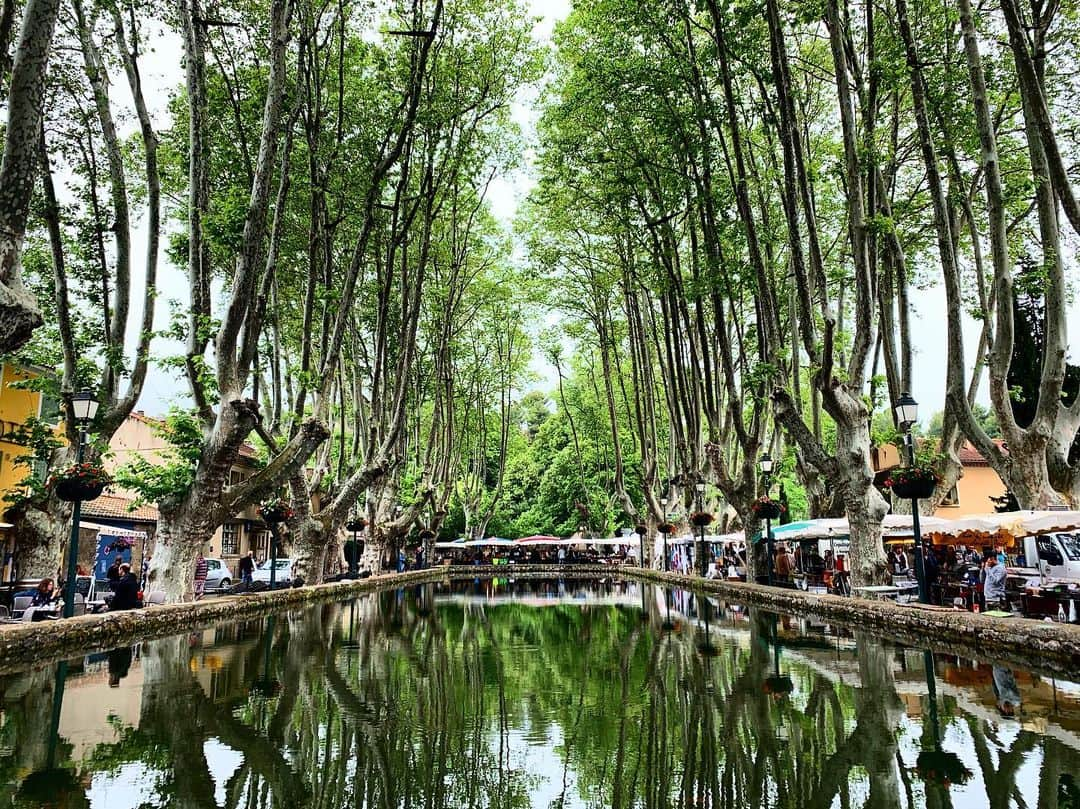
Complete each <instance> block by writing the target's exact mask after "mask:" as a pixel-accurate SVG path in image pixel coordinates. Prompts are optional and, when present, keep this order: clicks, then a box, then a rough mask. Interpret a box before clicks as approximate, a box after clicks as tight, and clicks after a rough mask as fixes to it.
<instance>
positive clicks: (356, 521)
mask: <svg viewBox="0 0 1080 809" xmlns="http://www.w3.org/2000/svg"><path fill="white" fill-rule="evenodd" d="M359 536H360V518H359V517H353V532H352V551H351V552H350V553H349V578H352V579H355V578H356V570H357V567H358V562H359V556H360V540H359V539H358V537H359Z"/></svg>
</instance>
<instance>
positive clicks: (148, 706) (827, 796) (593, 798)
mask: <svg viewBox="0 0 1080 809" xmlns="http://www.w3.org/2000/svg"><path fill="white" fill-rule="evenodd" d="M0 695H2V696H0V710H2V714H0V806H10V805H14V806H34V807H37V806H49V805H51V806H66V807H102V809H106V808H107V809H118V807H181V806H183V807H230V809H231V808H233V807H235V808H236V809H256V808H257V807H258V808H261V807H266V808H267V809H269V808H270V807H293V806H297V807H299V806H317V807H326V809H338V807H372V808H373V809H374V808H375V807H380V808H381V807H455V808H456V807H532V806H536V807H667V806H671V807H675V806H679V807H685V806H694V807H766V806H767V807H801V806H809V807H841V808H842V809H847V807H896V808H897V809H900V808H901V807H904V808H905V809H906V808H907V807H950V806H951V807H1010V806H1015V807H1036V806H1038V807H1062V809H1068V807H1080V787H1078V784H1077V776H1078V774H1080V687H1078V686H1077V685H1075V684H1073V683H1071V682H1066V681H1060V680H1053V679H1047V678H1045V677H1039V676H1035V675H1031V674H1029V673H1027V672H1024V671H1019V670H1014V669H1006V668H1002V667H994V666H992V665H988V664H983V663H979V662H977V661H971V660H966V659H958V658H956V657H948V656H942V655H936V656H934V655H931V654H930V653H928V652H923V651H921V650H912V649H905V648H902V647H898V646H892V645H887V644H884V643H882V642H881V641H880V640H877V639H874V638H872V637H870V636H869V635H864V634H860V633H855V634H852V633H850V632H848V631H846V630H840V629H836V628H832V627H829V626H826V625H823V624H820V623H811V622H810V621H808V620H806V619H798V618H792V617H787V616H779V617H778V616H773V615H771V614H768V613H765V612H760V611H755V610H749V611H748V610H745V609H742V608H740V607H738V606H734V605H728V604H725V603H723V602H720V601H717V600H715V599H705V598H704V597H701V596H694V595H691V594H688V593H685V592H682V591H674V592H669V591H664V590H661V589H659V588H654V587H652V586H648V585H646V586H644V587H643V586H642V585H639V584H637V583H605V584H592V585H589V584H582V583H565V584H562V583H559V582H557V581H549V582H521V583H516V584H515V583H509V582H506V581H498V580H496V581H477V582H475V583H468V584H456V585H454V586H453V587H451V586H446V587H440V586H437V585H423V586H420V587H417V588H414V589H411V590H408V591H398V592H389V593H383V594H379V595H370V596H365V597H362V598H360V599H358V600H356V601H354V602H346V603H343V604H332V605H321V606H316V607H313V608H311V609H307V610H302V611H296V612H293V613H289V614H280V615H277V616H274V617H271V618H268V619H266V620H264V621H261V622H243V623H237V624H233V625H230V626H226V627H222V628H218V629H215V630H208V631H205V632H202V633H198V634H193V635H180V636H177V637H174V638H167V639H164V640H159V641H152V642H147V643H144V644H141V645H139V646H136V647H134V648H126V649H118V650H114V651H112V652H109V653H108V654H100V655H92V656H88V657H85V658H80V659H76V660H71V661H67V662H66V663H61V664H59V665H57V666H52V667H48V668H43V669H38V670H35V671H28V672H25V673H22V674H18V675H11V676H6V677H3V678H0Z"/></svg>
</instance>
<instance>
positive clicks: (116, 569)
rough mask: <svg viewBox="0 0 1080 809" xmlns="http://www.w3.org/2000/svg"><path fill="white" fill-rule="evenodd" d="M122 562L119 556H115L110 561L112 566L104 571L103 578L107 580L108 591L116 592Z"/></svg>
mask: <svg viewBox="0 0 1080 809" xmlns="http://www.w3.org/2000/svg"><path fill="white" fill-rule="evenodd" d="M123 562H124V560H123V559H121V558H120V554H116V558H115V559H113V560H112V564H111V565H109V569H108V570H106V571H105V578H106V579H108V580H109V589H110V590H112V591H113V592H116V583H117V582H118V581H120V565H121V564H123Z"/></svg>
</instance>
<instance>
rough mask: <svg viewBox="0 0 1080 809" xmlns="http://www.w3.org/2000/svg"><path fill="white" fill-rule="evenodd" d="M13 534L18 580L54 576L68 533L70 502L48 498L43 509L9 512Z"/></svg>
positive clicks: (69, 529)
mask: <svg viewBox="0 0 1080 809" xmlns="http://www.w3.org/2000/svg"><path fill="white" fill-rule="evenodd" d="M8 518H9V519H10V520H11V533H12V535H13V536H14V537H15V548H14V554H13V555H14V562H15V569H16V570H17V571H18V575H19V578H20V579H43V578H46V577H49V578H54V577H55V576H56V574H57V571H58V570H59V569H60V564H61V562H62V561H63V558H64V552H65V550H66V548H67V545H68V542H69V540H68V537H70V532H71V505H70V504H69V503H64V502H62V501H60V500H57V499H56V498H55V497H50V498H49V500H48V501H47V502H46V503H45V507H44V508H37V507H35V506H28V507H26V508H25V509H22V508H20V509H18V510H17V511H15V512H14V513H10V512H9V517H8Z"/></svg>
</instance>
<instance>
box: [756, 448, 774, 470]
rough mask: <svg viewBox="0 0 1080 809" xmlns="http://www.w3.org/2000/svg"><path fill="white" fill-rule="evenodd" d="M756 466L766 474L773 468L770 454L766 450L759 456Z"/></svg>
mask: <svg viewBox="0 0 1080 809" xmlns="http://www.w3.org/2000/svg"><path fill="white" fill-rule="evenodd" d="M758 467H759V468H760V469H761V471H762V472H763V473H764V474H766V475H768V474H770V473H771V472H772V470H773V459H772V456H771V455H770V454H769V453H767V452H766V453H764V454H763V455H762V456H761V458H760V459H759V460H758Z"/></svg>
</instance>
